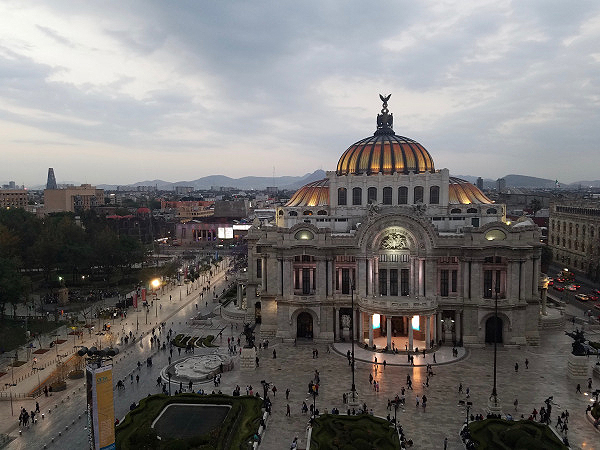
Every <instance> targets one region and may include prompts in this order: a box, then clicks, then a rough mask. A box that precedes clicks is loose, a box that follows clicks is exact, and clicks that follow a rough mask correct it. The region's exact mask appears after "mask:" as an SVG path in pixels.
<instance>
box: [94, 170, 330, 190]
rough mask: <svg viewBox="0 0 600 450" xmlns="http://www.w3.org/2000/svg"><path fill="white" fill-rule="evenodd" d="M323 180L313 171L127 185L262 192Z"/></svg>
mask: <svg viewBox="0 0 600 450" xmlns="http://www.w3.org/2000/svg"><path fill="white" fill-rule="evenodd" d="M323 178H325V171H323V170H315V171H314V172H313V173H307V174H305V175H303V176H300V177H291V176H283V177H242V178H231V177H228V176H225V175H209V176H206V177H202V178H198V179H197V180H193V181H176V182H174V183H171V182H168V181H163V180H148V181H140V182H138V183H134V184H129V185H127V186H128V187H132V188H136V187H138V186H156V187H157V189H160V190H163V191H171V190H175V187H176V186H191V187H193V188H194V189H202V190H204V189H210V188H211V187H213V186H221V187H233V188H236V189H244V190H250V189H255V190H264V189H266V188H267V187H269V186H277V187H278V188H279V189H289V190H295V189H298V188H300V187H302V186H304V185H305V184H307V183H310V182H312V181H317V180H321V179H323ZM98 188H100V189H105V190H115V189H117V186H116V185H109V184H102V185H98Z"/></svg>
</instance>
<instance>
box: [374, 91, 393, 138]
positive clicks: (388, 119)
mask: <svg viewBox="0 0 600 450" xmlns="http://www.w3.org/2000/svg"><path fill="white" fill-rule="evenodd" d="M391 96H392V94H389V95H387V96H385V97H384V96H383V95H381V94H379V98H380V99H381V101H382V102H383V107H382V108H381V114H377V130H386V131H391V130H392V128H394V115H393V114H391V113H390V112H389V110H388V104H387V102H388V100H389V99H390V97H391Z"/></svg>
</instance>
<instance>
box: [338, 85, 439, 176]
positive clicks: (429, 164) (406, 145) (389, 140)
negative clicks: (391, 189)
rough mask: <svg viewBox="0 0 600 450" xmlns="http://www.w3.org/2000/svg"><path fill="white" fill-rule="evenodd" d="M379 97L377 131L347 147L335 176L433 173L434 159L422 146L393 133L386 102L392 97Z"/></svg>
mask: <svg viewBox="0 0 600 450" xmlns="http://www.w3.org/2000/svg"><path fill="white" fill-rule="evenodd" d="M379 97H380V98H381V100H382V101H383V108H382V110H381V114H378V115H377V131H375V134H374V135H373V136H370V137H367V138H365V139H362V140H360V141H358V142H356V143H354V144H352V145H351V146H350V147H348V149H347V150H346V151H345V152H344V153H343V154H342V156H341V157H340V160H339V161H338V164H337V170H336V171H337V174H338V175H361V174H367V175H373V174H377V173H382V174H384V175H391V174H393V173H396V172H398V173H404V174H408V173H409V172H415V173H423V172H435V167H434V164H433V159H432V158H431V155H430V154H429V152H428V151H427V150H425V147H423V146H422V145H421V144H419V143H418V142H416V141H413V140H412V139H409V138H407V137H404V136H397V135H396V133H394V130H393V120H394V117H393V114H390V113H389V111H388V109H387V101H388V100H389V98H390V97H391V94H390V95H388V96H386V97H384V96H382V95H380V96H379Z"/></svg>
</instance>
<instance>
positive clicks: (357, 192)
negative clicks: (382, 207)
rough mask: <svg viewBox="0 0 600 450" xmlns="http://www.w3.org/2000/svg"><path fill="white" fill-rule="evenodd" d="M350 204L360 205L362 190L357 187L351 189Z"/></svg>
mask: <svg viewBox="0 0 600 450" xmlns="http://www.w3.org/2000/svg"><path fill="white" fill-rule="evenodd" d="M352 204H353V205H362V189H361V188H359V187H355V188H352Z"/></svg>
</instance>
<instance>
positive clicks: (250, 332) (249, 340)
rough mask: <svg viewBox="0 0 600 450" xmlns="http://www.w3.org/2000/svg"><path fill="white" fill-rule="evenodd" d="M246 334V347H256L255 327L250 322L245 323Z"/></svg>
mask: <svg viewBox="0 0 600 450" xmlns="http://www.w3.org/2000/svg"><path fill="white" fill-rule="evenodd" d="M243 334H244V336H246V348H253V347H254V329H253V327H251V326H250V324H249V323H245V324H244V332H243Z"/></svg>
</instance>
